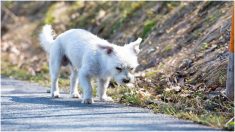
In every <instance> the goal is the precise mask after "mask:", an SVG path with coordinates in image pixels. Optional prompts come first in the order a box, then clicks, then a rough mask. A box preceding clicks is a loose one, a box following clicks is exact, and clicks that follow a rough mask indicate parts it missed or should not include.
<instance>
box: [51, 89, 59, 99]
mask: <svg viewBox="0 0 235 132" xmlns="http://www.w3.org/2000/svg"><path fill="white" fill-rule="evenodd" d="M51 96H52V98H59V97H60V93H59V92H58V91H55V92H53V93H52V95H51Z"/></svg>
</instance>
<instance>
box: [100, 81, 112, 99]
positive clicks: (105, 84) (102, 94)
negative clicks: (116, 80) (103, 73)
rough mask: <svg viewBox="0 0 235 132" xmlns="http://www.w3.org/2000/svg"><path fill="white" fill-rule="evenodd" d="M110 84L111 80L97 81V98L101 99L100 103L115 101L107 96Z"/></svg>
mask: <svg viewBox="0 0 235 132" xmlns="http://www.w3.org/2000/svg"><path fill="white" fill-rule="evenodd" d="M109 82H110V78H107V79H100V78H98V79H97V84H98V86H97V96H98V97H99V100H100V101H111V102H112V101H113V99H112V98H111V97H109V96H107V94H106V90H107V88H108V85H109Z"/></svg>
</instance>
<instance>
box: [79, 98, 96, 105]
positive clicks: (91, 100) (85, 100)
mask: <svg viewBox="0 0 235 132" xmlns="http://www.w3.org/2000/svg"><path fill="white" fill-rule="evenodd" d="M82 103H83V104H92V103H94V101H93V99H83V100H82Z"/></svg>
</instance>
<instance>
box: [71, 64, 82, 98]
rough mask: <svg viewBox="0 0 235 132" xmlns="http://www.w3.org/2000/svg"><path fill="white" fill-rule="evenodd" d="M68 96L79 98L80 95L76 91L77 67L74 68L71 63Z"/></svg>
mask: <svg viewBox="0 0 235 132" xmlns="http://www.w3.org/2000/svg"><path fill="white" fill-rule="evenodd" d="M70 71H71V75H70V96H71V97H72V98H80V95H79V93H78V88H77V84H78V69H75V68H74V67H73V66H72V65H70Z"/></svg>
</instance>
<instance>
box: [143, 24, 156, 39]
mask: <svg viewBox="0 0 235 132" xmlns="http://www.w3.org/2000/svg"><path fill="white" fill-rule="evenodd" d="M155 25H156V21H155V20H146V22H145V23H144V29H143V31H142V35H141V37H142V38H146V37H147V36H148V34H149V33H150V32H151V31H152V29H153V27H154V26H155Z"/></svg>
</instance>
